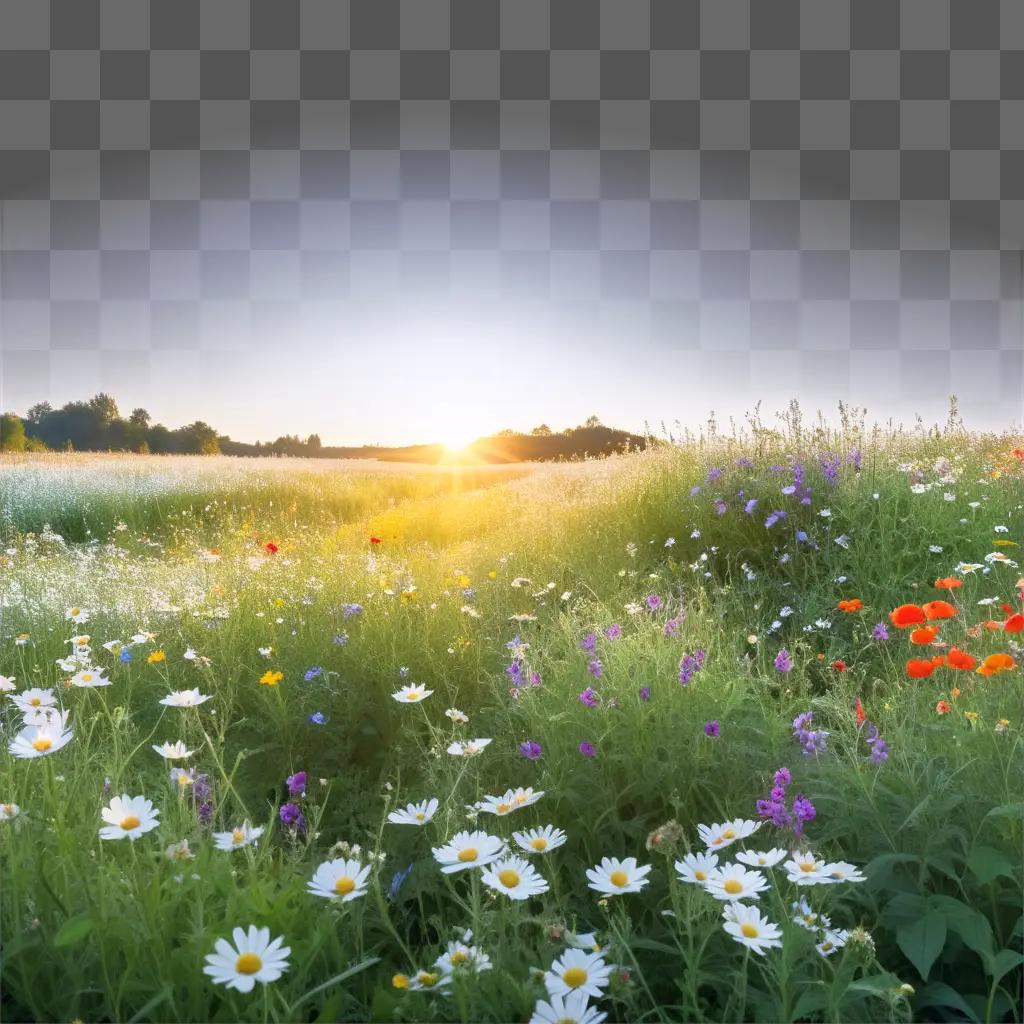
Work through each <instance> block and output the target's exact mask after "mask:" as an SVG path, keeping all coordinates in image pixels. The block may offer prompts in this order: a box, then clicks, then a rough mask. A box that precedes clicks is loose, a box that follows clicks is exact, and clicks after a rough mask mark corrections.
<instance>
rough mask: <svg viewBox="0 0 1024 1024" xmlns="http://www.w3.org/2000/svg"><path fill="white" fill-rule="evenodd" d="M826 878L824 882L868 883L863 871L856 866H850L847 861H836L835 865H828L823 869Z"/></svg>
mask: <svg viewBox="0 0 1024 1024" xmlns="http://www.w3.org/2000/svg"><path fill="white" fill-rule="evenodd" d="M821 871H822V874H823V875H824V876H825V877H824V878H823V879H822V881H823V882H866V881H867V876H865V875H864V874H863V873H862V872H861V870H860V869H859V868H858V867H856V865H854V864H848V863H847V862H846V861H845V860H840V861H836V863H835V864H826V865H825V866H824V867H823V868H822V869H821Z"/></svg>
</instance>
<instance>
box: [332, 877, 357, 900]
mask: <svg viewBox="0 0 1024 1024" xmlns="http://www.w3.org/2000/svg"><path fill="white" fill-rule="evenodd" d="M355 887H356V882H355V879H354V878H349V877H348V875H342V876H341V878H339V879H338V880H337V881H336V882H335V883H334V891H335V892H336V893H337V894H338V895H339V896H347V895H348V894H349V893H350V892H351V891H352V890H353V889H354V888H355Z"/></svg>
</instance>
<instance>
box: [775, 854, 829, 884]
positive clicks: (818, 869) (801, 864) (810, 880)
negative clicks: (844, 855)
mask: <svg viewBox="0 0 1024 1024" xmlns="http://www.w3.org/2000/svg"><path fill="white" fill-rule="evenodd" d="M782 866H783V867H784V868H785V869H786V877H787V878H788V879H789V880H790V881H791V882H793V883H794V884H796V885H817V884H819V883H821V882H825V881H830V879H828V878H827V877H826V875H825V867H826V865H825V862H824V861H823V860H818V859H817V857H815V856H814V854H813V853H795V854H794V855H793V856H792V858H791V859H790V860H787V861H786V863H785V864H783V865H782Z"/></svg>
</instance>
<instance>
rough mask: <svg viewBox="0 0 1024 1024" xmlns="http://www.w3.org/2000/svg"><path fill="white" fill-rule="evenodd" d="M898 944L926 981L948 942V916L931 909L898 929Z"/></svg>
mask: <svg viewBox="0 0 1024 1024" xmlns="http://www.w3.org/2000/svg"><path fill="white" fill-rule="evenodd" d="M896 944H897V945H898V946H899V947H900V949H902V950H903V953H904V955H905V956H906V958H907V959H908V960H909V961H910V962H911V963H912V964H913V965H914V966H915V967H916V968H917V973H918V974H920V975H921V978H922V979H923V980H924V981H927V980H928V972H929V971H930V970H931V969H932V964H934V963H935V961H936V960H937V959H938V957H939V954H940V953H941V952H942V947H943V946H945V944H946V917H945V915H944V914H942V913H941V912H940V911H938V910H929V911H928V913H926V914H924V915H923V916H922V917H919V918H918V919H917V920H916V921H913V922H911V923H910V924H906V925H903V926H902V927H900V928H898V929H897V930H896Z"/></svg>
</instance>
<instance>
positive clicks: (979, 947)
mask: <svg viewBox="0 0 1024 1024" xmlns="http://www.w3.org/2000/svg"><path fill="white" fill-rule="evenodd" d="M928 906H929V907H930V908H932V910H936V911H938V912H939V913H940V914H942V916H943V917H944V918H945V919H946V926H947V927H948V928H949V930H950V931H952V932H956V934H957V935H959V936H960V938H961V939H962V940H963V943H964V945H965V946H968V947H970V948H971V949H973V950H974V952H975V953H977V954H978V955H979V956H981V957H982V958H985V957H991V956H992V926H991V925H990V924H989V923H988V918H987V917H985V915H984V914H982V913H980V912H979V911H977V910H975V909H974V907H970V906H968V905H967V904H966V903H964V902H963V901H962V900H957V899H953V897H952V896H938V895H935V896H930V897H929V898H928Z"/></svg>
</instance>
